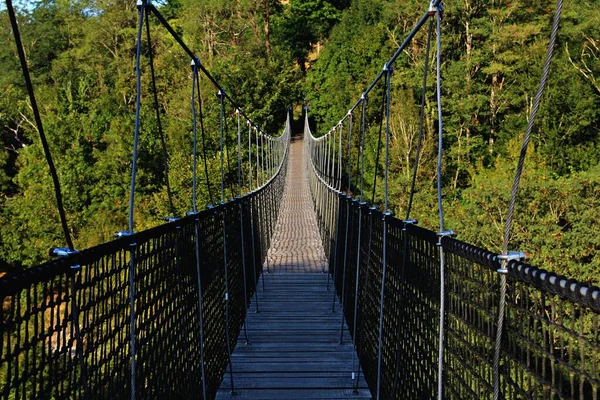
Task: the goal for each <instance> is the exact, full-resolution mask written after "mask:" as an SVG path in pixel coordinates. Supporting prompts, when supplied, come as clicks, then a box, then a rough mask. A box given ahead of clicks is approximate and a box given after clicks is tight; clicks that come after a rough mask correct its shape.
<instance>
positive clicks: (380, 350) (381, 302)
mask: <svg viewBox="0 0 600 400" xmlns="http://www.w3.org/2000/svg"><path fill="white" fill-rule="evenodd" d="M384 69H385V71H386V77H385V93H386V100H385V168H384V175H383V183H384V185H383V186H384V190H383V191H384V206H383V209H384V213H383V244H382V245H383V254H382V264H383V270H382V274H381V291H380V295H379V339H378V345H377V392H376V393H377V394H376V396H377V400H379V399H380V398H381V358H382V353H383V312H384V301H385V279H386V274H387V220H388V218H389V217H390V216H391V215H392V213H391V212H390V211H389V209H388V206H389V204H388V174H389V163H390V109H391V80H392V79H391V78H392V68H391V67H390V66H389V65H387V64H386V65H385V68H384ZM382 120H383V118H382Z"/></svg>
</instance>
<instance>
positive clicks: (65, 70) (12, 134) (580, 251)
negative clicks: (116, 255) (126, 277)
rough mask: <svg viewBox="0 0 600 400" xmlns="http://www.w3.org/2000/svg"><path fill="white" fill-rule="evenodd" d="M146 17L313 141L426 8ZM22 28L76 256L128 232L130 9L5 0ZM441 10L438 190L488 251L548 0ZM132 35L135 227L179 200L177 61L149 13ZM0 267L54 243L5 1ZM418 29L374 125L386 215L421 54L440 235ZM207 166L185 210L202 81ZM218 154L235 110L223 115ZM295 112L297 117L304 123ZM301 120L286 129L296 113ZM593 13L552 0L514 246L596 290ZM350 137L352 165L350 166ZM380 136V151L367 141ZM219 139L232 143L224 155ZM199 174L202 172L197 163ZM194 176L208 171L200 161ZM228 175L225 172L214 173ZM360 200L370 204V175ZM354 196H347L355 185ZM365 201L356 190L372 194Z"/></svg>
mask: <svg viewBox="0 0 600 400" xmlns="http://www.w3.org/2000/svg"><path fill="white" fill-rule="evenodd" d="M153 4H155V6H156V7H157V8H159V9H160V11H161V13H162V14H163V15H164V16H165V17H166V18H167V19H168V21H169V23H170V24H171V25H172V26H173V27H175V29H176V30H177V32H178V33H179V34H180V35H181V36H182V37H183V38H184V40H185V41H186V43H187V44H188V46H189V47H190V48H191V49H192V50H193V51H194V52H196V54H198V55H199V56H200V59H201V62H202V64H203V65H204V66H205V67H206V68H207V69H208V70H209V71H211V73H212V74H213V75H214V76H215V77H216V79H218V81H219V82H220V83H221V84H222V85H223V87H224V88H226V90H227V91H228V93H229V94H230V95H231V96H232V97H233V98H235V99H236V100H237V102H238V104H239V105H241V106H242V107H243V109H244V110H245V112H247V113H248V114H249V116H250V117H251V118H252V119H253V120H254V121H256V122H257V123H258V124H259V125H260V126H261V127H263V129H264V130H265V132H267V133H269V134H272V135H278V134H279V132H280V131H281V129H282V127H283V124H284V121H285V118H286V112H287V110H288V108H289V107H292V108H293V110H294V116H295V118H296V119H298V120H301V113H302V106H303V105H304V104H305V103H306V104H308V113H309V117H310V121H311V129H312V130H313V132H315V133H316V134H318V135H319V134H324V133H326V132H327V131H328V130H329V129H331V127H332V126H334V125H335V124H336V123H337V122H338V121H339V120H340V119H341V118H342V117H343V116H344V115H345V114H346V112H347V111H348V109H349V107H351V106H352V105H353V104H354V103H355V101H356V100H357V99H358V98H359V97H360V95H361V93H362V91H363V90H364V89H365V88H366V86H367V85H368V84H369V82H370V81H371V80H372V79H373V78H374V77H375V75H376V74H377V73H378V72H379V71H380V70H381V68H382V67H383V64H384V63H385V61H386V60H387V59H388V58H389V57H390V56H391V54H393V52H394V50H395V49H396V48H397V47H398V45H399V43H401V42H402V40H403V39H404V37H405V36H406V34H407V33H408V32H409V31H410V30H411V29H412V27H413V26H414V24H415V23H416V22H417V21H418V19H419V18H420V17H421V16H422V15H423V13H424V12H425V11H426V10H427V7H428V4H427V2H417V1H414V0H406V1H403V2H394V1H384V0H338V1H336V0H330V1H327V0H304V1H301V0H289V1H279V0H254V1H250V0H200V1H198V0H163V1H162V2H156V1H155V2H154V3H153ZM16 6H17V9H18V19H19V25H20V29H21V34H22V37H23V42H24V46H25V51H26V56H27V59H28V63H29V67H30V69H31V75H32V79H33V81H34V86H35V90H36V96H37V98H38V103H39V104H40V107H41V111H42V119H43V121H44V124H45V130H46V132H47V135H48V138H49V141H50V146H51V151H52V154H53V157H54V161H55V164H56V165H57V169H58V173H59V178H60V181H61V184H62V188H63V195H64V200H65V207H66V213H67V218H68V222H69V227H70V230H71V233H72V236H73V238H74V240H75V245H76V247H77V248H80V249H83V248H87V247H90V246H93V245H96V244H99V243H102V242H105V241H107V240H111V239H112V238H113V236H114V233H115V232H117V231H120V230H122V229H124V228H125V227H126V225H127V207H128V201H129V180H130V173H131V157H132V154H131V151H132V142H133V126H134V118H135V68H134V66H135V53H136V51H135V50H136V34H137V19H138V15H137V10H136V2H135V1H125V0H117V1H108V0H74V1H66V0H54V1H51V0H41V1H36V2H20V3H16ZM444 8H445V12H444V18H443V21H442V37H441V43H442V47H441V53H442V68H441V76H442V110H443V122H444V125H443V126H444V128H443V132H442V134H443V140H444V153H443V192H444V208H445V210H446V225H447V227H449V228H451V229H454V230H456V231H457V232H458V233H459V236H458V238H459V239H460V240H463V241H467V242H470V243H473V244H475V245H478V246H482V247H486V248H489V249H490V250H492V251H499V249H500V247H501V242H502V232H503V223H504V219H505V218H506V212H507V207H508V199H509V195H510V187H511V184H512V179H513V176H514V170H515V166H516V161H517V157H518V154H519V151H520V147H521V141H522V138H523V133H524V131H525V127H526V124H527V118H528V116H529V111H530V109H531V106H532V101H533V97H534V96H535V92H536V90H537V86H538V84H539V79H540V75H541V71H542V66H543V62H544V57H545V54H546V47H547V44H548V38H549V35H550V27H551V21H552V16H553V13H554V8H555V4H554V2H551V1H541V2H540V1H532V0H517V1H514V0H512V1H509V0H494V1H491V2H490V1H483V0H462V1H457V0H447V1H445V2H444ZM150 23H151V37H152V42H151V43H149V42H148V41H147V39H146V38H144V56H145V57H146V58H145V59H144V62H143V63H142V69H143V73H144V79H143V80H142V92H143V96H142V103H143V105H144V106H143V108H142V121H143V122H142V126H141V136H140V160H139V172H138V173H139V175H138V176H139V185H138V188H137V192H136V193H137V195H136V207H135V214H136V221H137V223H136V230H143V229H145V228H148V227H151V226H155V225H158V224H160V223H163V221H162V219H161V218H163V217H164V216H167V215H170V214H171V211H174V212H175V213H177V214H179V215H183V214H184V213H185V211H186V210H189V209H190V208H191V197H190V193H191V168H192V163H191V141H192V137H191V131H192V123H191V110H190V108H191V107H190V91H191V87H190V85H191V75H192V71H191V69H190V59H189V57H188V56H187V55H186V54H185V53H184V52H183V51H181V49H180V48H179V47H178V45H177V44H176V43H175V42H174V40H173V39H172V37H171V36H170V35H169V34H168V33H167V32H166V31H165V30H164V29H163V28H162V27H161V26H159V24H158V23H157V21H153V20H152V19H150ZM0 26H1V29H0V48H1V49H2V51H1V52H0V90H1V93H2V96H0V141H1V142H2V147H1V148H0V271H8V270H10V269H14V268H24V267H27V266H30V265H33V264H36V263H39V262H42V261H44V260H45V259H47V254H48V249H49V248H51V247H52V246H62V245H64V243H63V240H64V239H62V234H61V231H60V224H59V220H58V213H57V211H56V205H55V198H54V192H53V188H52V181H51V179H50V176H49V173H48V167H47V165H46V161H45V159H44V156H43V151H42V148H41V144H40V141H39V137H38V134H37V131H36V128H35V125H34V124H33V122H32V121H33V117H32V110H31V105H30V103H29V100H28V98H27V93H26V89H25V85H24V81H23V77H22V73H21V69H20V66H19V61H18V57H17V51H16V47H15V43H14V38H13V35H12V31H11V28H10V23H9V19H8V15H7V12H6V10H5V8H0ZM426 36H427V29H422V30H421V32H419V34H417V36H416V37H415V39H414V40H413V42H412V43H411V45H410V46H409V47H408V48H407V50H406V51H404V52H403V53H402V54H401V56H400V57H399V58H398V60H397V61H396V63H395V66H394V72H393V75H392V81H391V87H392V93H391V98H392V103H391V116H392V117H391V120H390V135H391V139H390V140H391V145H390V155H391V163H390V182H389V183H390V203H391V208H392V210H393V211H394V212H395V213H396V215H398V216H399V217H402V215H403V213H404V212H405V209H406V205H407V202H408V198H409V194H410V181H411V174H412V166H413V163H414V158H415V146H416V141H417V136H418V133H419V132H418V130H419V129H418V127H419V111H420V103H421V89H422V88H421V86H422V76H423V66H424V62H425V61H427V68H428V70H429V74H430V79H429V80H428V85H427V92H426V102H425V123H424V132H423V133H424V141H423V153H422V157H421V161H420V164H419V169H418V174H417V190H416V194H415V200H414V206H413V212H412V215H413V217H415V218H417V219H418V220H419V221H420V224H421V225H422V226H425V227H428V228H431V229H434V230H436V229H437V227H436V224H437V213H438V209H437V200H436V171H435V165H436V162H437V161H436V158H437V154H436V151H437V148H436V143H437V135H438V131H437V126H438V125H437V122H438V121H437V112H436V108H437V103H436V97H435V90H434V89H435V86H434V85H435V79H433V73H434V70H435V69H434V68H435V59H434V52H433V51H431V52H430V54H429V58H428V60H425V53H426V51H425V47H426ZM149 53H152V54H153V58H154V65H155V69H156V76H157V89H158V102H157V104H156V107H157V108H158V110H159V115H160V116H161V122H162V128H163V129H162V130H163V132H162V134H164V138H165V142H166V148H167V149H168V166H169V173H168V179H169V182H170V191H171V192H172V198H173V203H174V204H173V210H171V209H170V208H171V207H170V205H169V202H168V194H167V191H166V187H165V181H166V180H165V178H166V177H165V172H164V168H163V164H164V163H163V153H162V149H161V132H159V130H158V129H157V118H156V112H155V109H154V108H153V107H152V103H153V99H152V98H151V81H150V79H148V76H149V65H148V62H147V58H148V55H149ZM201 86H202V102H203V104H204V113H205V121H204V123H205V126H206V132H207V141H206V148H205V149H203V150H205V151H206V154H207V164H206V170H207V176H209V177H210V178H212V179H209V184H208V185H206V184H203V185H200V191H199V193H198V203H199V205H200V206H201V207H204V206H206V205H208V204H211V198H210V190H209V189H210V187H211V186H214V188H216V185H217V180H218V178H217V177H218V174H219V171H218V158H219V152H218V149H219V147H218V143H217V137H218V134H219V125H218V102H217V100H216V96H215V94H216V93H215V90H214V87H213V86H212V84H211V83H210V82H208V81H207V80H206V79H204V80H202V81H201ZM382 97H383V88H382V87H377V88H375V90H374V91H373V92H372V93H371V96H370V98H369V108H368V129H367V135H366V137H367V139H366V146H365V148H366V150H365V154H366V171H365V173H366V175H365V183H366V188H365V192H366V193H369V194H370V193H371V190H372V189H373V184H372V182H373V180H374V177H375V176H377V177H378V179H379V181H380V182H381V178H382V176H383V168H382V167H383V165H382V161H381V160H380V162H379V163H378V165H376V158H377V157H376V154H377V152H378V151H380V150H381V148H378V145H377V143H378V141H377V136H378V135H377V133H378V131H379V126H380V123H381V120H382V113H381V108H382V107H381V105H382ZM226 111H227V115H228V121H229V123H228V127H227V129H226V130H227V135H228V137H229V138H230V141H229V142H228V143H229V144H228V146H234V137H233V136H234V134H235V132H234V124H235V121H234V111H235V110H234V109H233V108H232V107H229V108H228V109H227V110H226ZM300 122H301V121H300ZM298 126H300V127H301V124H299V125H298ZM599 131H600V9H598V7H596V6H595V5H594V4H593V2H591V1H589V0H587V1H585V0H567V1H565V3H564V9H563V14H562V19H561V27H560V31H559V35H558V41H557V46H556V50H555V57H554V60H553V64H552V67H551V73H550V80H549V83H548V87H547V89H546V92H545V95H544V98H543V101H542V105H541V108H540V110H539V113H538V118H537V122H536V124H535V127H534V132H533V133H534V134H533V137H532V143H531V146H530V150H529V154H528V158H527V161H526V165H525V172H524V177H523V179H522V183H521V189H520V191H519V196H518V201H517V209H516V211H517V213H516V217H515V223H514V225H513V230H512V236H511V240H510V244H511V248H512V249H515V250H521V251H526V252H528V253H529V254H530V255H531V263H533V264H535V265H538V266H540V267H542V268H545V269H547V270H552V271H555V272H558V273H560V274H564V275H567V276H571V277H574V278H577V279H579V280H583V281H588V282H592V283H595V284H598V283H600V278H598V274H597V271H598V270H599V268H600V258H599V257H597V251H598V249H599V248H600V238H598V235H597V234H596V232H595V226H596V224H597V223H598V221H599V220H600V176H599V174H600V166H599V161H600V143H599V134H600V132H599ZM357 137H358V135H356V138H355V140H356V142H355V143H354V145H353V147H352V151H351V152H350V154H348V155H347V156H348V159H349V160H354V163H355V164H354V166H356V160H357V152H358V141H357ZM380 147H381V146H380ZM233 151H234V149H233V148H231V152H233ZM200 167H201V168H204V164H202V165H200ZM199 174H204V171H202V172H199ZM227 176H228V178H229V180H234V179H235V178H234V176H235V173H234V169H230V170H229V171H228V175H227ZM374 192H375V197H374V202H375V203H378V204H380V203H381V202H382V199H383V188H382V185H381V184H378V185H377V187H375V191H374ZM355 194H356V193H355ZM369 200H370V198H369Z"/></svg>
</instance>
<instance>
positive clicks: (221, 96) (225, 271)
mask: <svg viewBox="0 0 600 400" xmlns="http://www.w3.org/2000/svg"><path fill="white" fill-rule="evenodd" d="M224 93H225V92H224V91H223V89H220V90H219V92H218V93H217V95H218V97H219V105H220V107H219V109H220V117H219V128H220V132H221V140H220V153H221V205H223V204H225V174H224V171H223V168H224V165H223V164H224V160H223V157H224V148H223V147H224V134H225V107H224V104H223V103H224V102H223V99H224V98H225V95H224ZM221 218H222V235H223V275H224V278H225V342H226V347H227V359H228V363H229V378H230V383H231V393H232V394H234V393H235V387H234V383H233V363H232V361H231V341H230V339H229V338H230V336H229V306H230V304H229V276H228V261H227V234H226V222H225V219H226V212H224V214H223V215H222V217H221Z"/></svg>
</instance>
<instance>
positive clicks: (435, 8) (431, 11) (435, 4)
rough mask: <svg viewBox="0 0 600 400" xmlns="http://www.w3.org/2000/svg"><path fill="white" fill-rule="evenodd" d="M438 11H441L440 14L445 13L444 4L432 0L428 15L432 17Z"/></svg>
mask: <svg viewBox="0 0 600 400" xmlns="http://www.w3.org/2000/svg"><path fill="white" fill-rule="evenodd" d="M438 10H439V11H440V13H443V12H444V4H443V3H442V2H441V1H438V0H431V2H430V3H429V10H428V11H427V13H428V14H429V15H430V16H432V15H435V13H436V12H437V11H438Z"/></svg>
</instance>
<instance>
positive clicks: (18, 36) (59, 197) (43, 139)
mask: <svg viewBox="0 0 600 400" xmlns="http://www.w3.org/2000/svg"><path fill="white" fill-rule="evenodd" d="M6 9H7V11H8V16H9V19H10V24H11V27H12V31H13V35H14V36H15V44H16V46H17V53H18V54H19V61H20V63H21V69H22V70H23V77H24V79H25V86H26V87H27V94H28V95H29V101H30V102H31V109H32V110H33V116H34V118H35V125H36V127H37V131H38V134H39V135H40V141H41V142H42V147H43V148H44V155H45V157H46V162H47V163H48V168H49V169H50V175H51V176H52V183H53V185H54V195H55V197H56V206H57V208H58V215H59V217H60V223H61V226H62V230H63V234H64V236H65V241H66V242H67V246H68V247H69V250H71V251H73V250H75V248H74V247H73V241H72V240H71V233H70V232H69V226H68V225H67V217H66V214H65V208H64V206H63V198H62V191H61V187H60V181H59V180H58V174H57V172H56V167H55V166H54V161H53V160H52V153H51V152H50V146H48V141H47V140H46V134H45V133H44V125H43V123H42V118H41V116H40V110H39V108H38V105H37V101H36V99H35V92H34V91H33V85H32V83H31V77H30V75H29V67H28V66H27V59H26V58H25V50H24V49H23V42H22V41H21V34H20V32H19V25H18V24H17V17H16V15H15V10H14V8H13V5H12V0H6Z"/></svg>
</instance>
